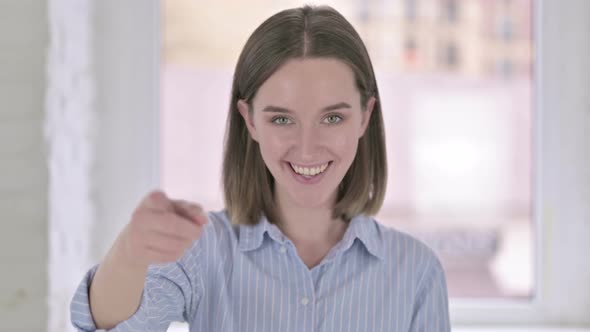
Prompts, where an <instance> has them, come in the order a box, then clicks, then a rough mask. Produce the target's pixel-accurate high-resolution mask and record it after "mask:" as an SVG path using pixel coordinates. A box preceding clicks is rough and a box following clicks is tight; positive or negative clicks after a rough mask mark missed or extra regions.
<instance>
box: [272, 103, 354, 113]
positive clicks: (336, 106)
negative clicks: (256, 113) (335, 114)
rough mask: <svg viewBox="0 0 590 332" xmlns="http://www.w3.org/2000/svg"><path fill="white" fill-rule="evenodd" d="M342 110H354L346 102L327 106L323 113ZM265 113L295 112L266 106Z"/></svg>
mask: <svg viewBox="0 0 590 332" xmlns="http://www.w3.org/2000/svg"><path fill="white" fill-rule="evenodd" d="M341 108H352V107H351V106H350V104H348V103H345V102H340V103H338V104H334V105H330V106H326V107H324V108H322V110H321V112H322V113H325V112H329V111H333V110H337V109H341ZM262 111H263V112H273V113H293V111H291V110H290V109H287V108H284V107H280V106H272V105H269V106H266V107H265V108H264V109H262Z"/></svg>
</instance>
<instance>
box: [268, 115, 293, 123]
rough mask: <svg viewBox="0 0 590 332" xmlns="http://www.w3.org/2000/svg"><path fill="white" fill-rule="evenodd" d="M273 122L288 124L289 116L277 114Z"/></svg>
mask: <svg viewBox="0 0 590 332" xmlns="http://www.w3.org/2000/svg"><path fill="white" fill-rule="evenodd" d="M272 122H273V123H275V124H278V125H286V124H289V118H287V117H284V116H277V117H276V118H274V119H273V120H272Z"/></svg>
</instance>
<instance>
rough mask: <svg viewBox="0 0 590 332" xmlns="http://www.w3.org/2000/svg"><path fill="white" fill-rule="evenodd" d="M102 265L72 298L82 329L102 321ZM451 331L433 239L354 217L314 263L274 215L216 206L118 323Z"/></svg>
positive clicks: (133, 327) (151, 274)
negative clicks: (98, 317) (232, 216)
mask: <svg viewBox="0 0 590 332" xmlns="http://www.w3.org/2000/svg"><path fill="white" fill-rule="evenodd" d="M96 268H97V267H96V266H95V267H94V268H92V269H91V270H90V271H89V272H88V273H87V275H86V276H85V278H84V279H83V281H82V283H81V284H80V286H79V288H78V290H77V292H76V294H75V295H74V298H73V300H72V303H71V308H70V309H71V319H72V322H73V324H74V326H76V327H77V328H78V329H79V330H80V331H95V330H96V326H95V324H94V322H93V319H92V316H91V313H90V309H89V305H88V285H90V282H91V280H92V277H93V276H94V273H95V271H96ZM172 321H186V322H188V323H189V326H190V331H191V332H196V331H215V332H218V331H255V332H265V331H273V332H275V331H326V332H331V331H338V332H341V331H396V332H402V331H423V332H445V331H450V323H449V314H448V299H447V288H446V283H445V276H444V272H443V269H442V267H441V265H440V263H439V261H438V259H437V258H436V256H435V255H434V254H433V252H432V251H431V250H430V249H428V248H427V247H426V246H425V245H424V244H422V243H421V242H419V241H417V240H415V239H414V238H412V237H411V236H409V235H407V234H404V233H401V232H398V231H395V230H393V229H390V228H386V227H384V226H382V225H381V224H379V223H377V222H376V221H375V220H374V219H373V218H371V217H367V216H364V215H359V216H357V217H355V218H353V219H352V220H351V222H350V224H349V226H348V228H347V230H346V232H345V234H344V237H343V238H342V240H341V241H340V242H339V243H338V244H337V245H335V246H334V247H333V248H332V249H331V250H330V252H329V253H328V254H327V255H326V257H325V258H324V259H323V260H322V262H321V263H320V264H318V265H317V266H315V267H313V268H312V269H311V270H310V269H309V268H308V267H307V266H306V265H305V264H304V262H303V261H302V260H301V259H300V258H299V256H298V255H297V251H296V248H295V247H294V245H293V243H292V242H291V241H290V240H289V239H288V238H287V237H285V236H284V235H283V233H282V232H281V231H280V229H279V228H278V227H277V226H276V225H274V224H271V223H269V222H268V220H267V219H266V218H264V217H263V218H261V221H260V222H259V223H258V224H257V225H255V226H246V225H232V224H231V222H230V221H229V219H228V216H227V213H226V212H225V211H221V212H210V213H209V223H208V224H207V225H206V226H205V230H204V232H203V235H202V237H201V238H200V239H199V240H198V241H195V243H194V245H193V247H192V248H191V249H190V250H188V251H187V252H186V254H185V255H184V256H183V257H182V258H181V259H179V260H178V261H177V262H175V263H169V264H161V265H152V266H150V268H149V270H148V274H147V277H146V281H145V287H144V292H143V295H142V299H141V304H140V306H139V308H138V310H137V311H136V312H135V314H133V315H132V316H131V317H129V319H127V320H126V321H123V322H121V323H120V324H119V325H117V326H116V327H115V328H113V329H112V330H111V331H118V332H123V331H166V329H167V328H168V326H169V324H170V323H171V322H172Z"/></svg>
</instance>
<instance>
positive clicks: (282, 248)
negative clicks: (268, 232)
mask: <svg viewBox="0 0 590 332" xmlns="http://www.w3.org/2000/svg"><path fill="white" fill-rule="evenodd" d="M279 251H280V252H282V253H283V254H284V253H286V252H287V248H285V246H281V248H280V249H279Z"/></svg>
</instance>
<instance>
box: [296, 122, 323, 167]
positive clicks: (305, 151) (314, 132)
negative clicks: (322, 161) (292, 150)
mask: <svg viewBox="0 0 590 332" xmlns="http://www.w3.org/2000/svg"><path fill="white" fill-rule="evenodd" d="M297 141H298V145H299V146H298V148H299V149H298V150H299V152H300V154H301V156H300V158H301V161H304V162H314V161H317V160H315V159H316V158H317V156H318V153H319V146H320V145H321V142H320V133H319V128H314V127H306V128H301V130H300V131H299V139H298V140H297Z"/></svg>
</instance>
